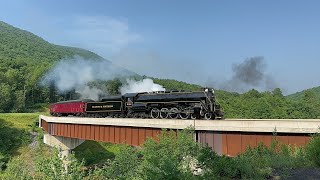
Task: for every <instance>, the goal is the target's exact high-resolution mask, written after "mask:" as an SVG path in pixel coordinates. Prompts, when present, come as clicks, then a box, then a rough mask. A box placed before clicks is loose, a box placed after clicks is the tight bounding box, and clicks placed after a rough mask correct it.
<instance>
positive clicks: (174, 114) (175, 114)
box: [169, 108, 179, 119]
mask: <svg viewBox="0 0 320 180" xmlns="http://www.w3.org/2000/svg"><path fill="white" fill-rule="evenodd" d="M178 112H179V110H178V108H171V109H170V113H169V116H170V118H171V119H177V118H178V116H179V114H178Z"/></svg>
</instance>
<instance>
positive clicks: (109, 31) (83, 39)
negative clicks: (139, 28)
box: [67, 16, 143, 54]
mask: <svg viewBox="0 0 320 180" xmlns="http://www.w3.org/2000/svg"><path fill="white" fill-rule="evenodd" d="M71 22H72V24H71V27H70V29H69V30H68V31H67V33H68V36H70V37H72V39H73V40H74V42H75V44H76V45H79V46H81V47H84V48H87V49H90V50H93V51H96V52H98V53H100V54H106V53H108V52H109V53H114V52H119V51H120V50H121V49H123V48H126V47H128V46H129V44H132V43H137V42H140V41H142V39H143V38H142V36H141V35H140V34H138V33H135V32H133V31H131V29H130V28H129V24H128V21H127V20H125V19H116V18H113V17H109V16H75V17H74V18H73V19H72V21H71Z"/></svg>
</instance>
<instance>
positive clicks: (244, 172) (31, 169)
mask: <svg viewBox="0 0 320 180" xmlns="http://www.w3.org/2000/svg"><path fill="white" fill-rule="evenodd" d="M319 140H320V136H314V137H312V139H311V141H310V142H309V144H307V146H306V148H303V147H295V146H289V145H282V144H280V143H279V142H277V141H276V140H275V139H274V140H273V142H272V145H271V147H266V146H264V145H262V144H260V145H258V146H257V147H254V148H251V147H248V148H247V150H246V152H244V153H242V154H239V155H238V156H236V157H228V156H223V155H222V156H221V155H218V154H216V153H215V152H213V151H212V150H211V148H209V147H203V146H202V145H200V144H198V143H196V142H195V141H194V140H193V131H192V130H190V129H185V130H182V131H167V130H163V131H162V133H161V134H160V135H159V136H158V138H157V139H148V140H147V141H146V142H145V143H144V145H143V146H142V147H141V148H135V147H131V146H125V145H123V146H119V147H120V150H119V152H118V153H117V154H116V155H115V157H110V159H108V160H106V161H104V162H100V163H102V164H99V166H95V167H92V166H91V167H89V168H88V167H87V168H86V167H84V165H85V163H84V162H83V161H82V160H78V159H76V158H75V156H74V154H72V155H71V156H69V157H67V158H63V159H61V156H60V154H59V150H58V149H51V150H50V149H48V148H47V147H46V146H43V145H42V144H39V146H38V147H36V148H34V149H31V152H29V156H31V160H29V161H26V159H23V157H22V156H18V157H15V158H13V159H11V160H10V161H9V163H8V164H7V168H6V169H5V170H4V171H0V179H70V180H71V179H83V178H85V179H201V180H202V179H273V177H274V176H281V177H286V176H288V171H291V170H294V169H296V168H315V167H319V163H318V162H319V158H318V156H319V154H318V153H319V142H320V141H319ZM39 143H41V142H39ZM87 148H89V147H87ZM30 164H32V165H31V166H30Z"/></svg>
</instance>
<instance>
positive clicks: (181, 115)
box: [179, 112, 190, 119]
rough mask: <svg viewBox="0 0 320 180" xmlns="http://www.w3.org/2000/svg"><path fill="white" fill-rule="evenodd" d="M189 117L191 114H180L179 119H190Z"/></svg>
mask: <svg viewBox="0 0 320 180" xmlns="http://www.w3.org/2000/svg"><path fill="white" fill-rule="evenodd" d="M189 116H190V114H188V113H182V112H181V113H179V117H180V118H181V119H188V118H189Z"/></svg>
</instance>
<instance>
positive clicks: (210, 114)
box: [204, 113, 215, 120]
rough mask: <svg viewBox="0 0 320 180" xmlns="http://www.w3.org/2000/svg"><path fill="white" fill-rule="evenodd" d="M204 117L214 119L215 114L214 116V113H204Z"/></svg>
mask: <svg viewBox="0 0 320 180" xmlns="http://www.w3.org/2000/svg"><path fill="white" fill-rule="evenodd" d="M204 118H205V119H206V120H210V119H214V118H215V116H214V114H212V113H206V114H205V115H204Z"/></svg>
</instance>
